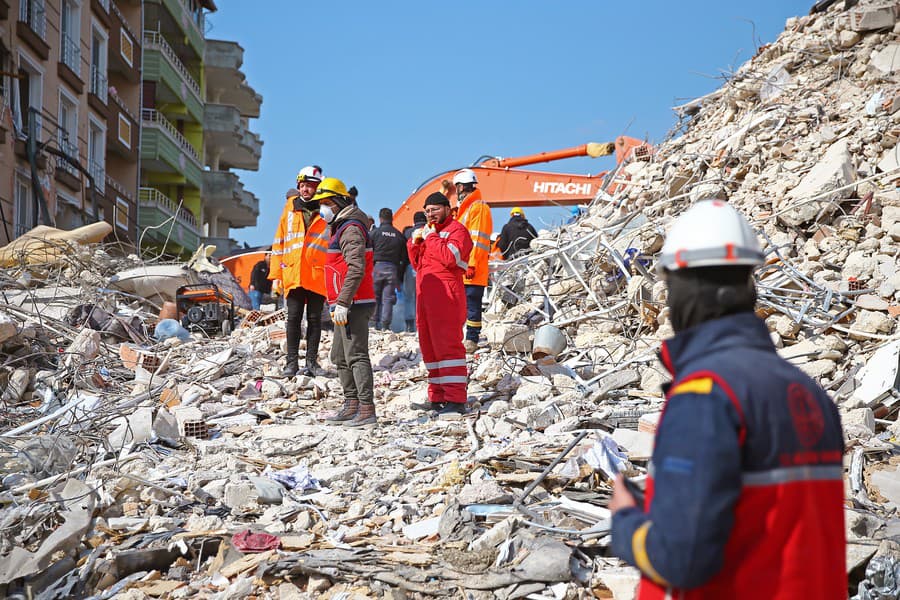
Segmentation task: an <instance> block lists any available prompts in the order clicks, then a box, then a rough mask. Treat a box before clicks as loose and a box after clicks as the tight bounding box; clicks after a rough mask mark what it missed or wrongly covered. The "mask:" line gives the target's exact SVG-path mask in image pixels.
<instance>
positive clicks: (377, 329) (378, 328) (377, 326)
mask: <svg viewBox="0 0 900 600" xmlns="http://www.w3.org/2000/svg"><path fill="white" fill-rule="evenodd" d="M375 331H381V321H375Z"/></svg>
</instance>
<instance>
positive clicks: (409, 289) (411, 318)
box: [403, 210, 428, 333]
mask: <svg viewBox="0 0 900 600" xmlns="http://www.w3.org/2000/svg"><path fill="white" fill-rule="evenodd" d="M427 224H428V219H427V218H426V217H425V213H424V212H422V211H421V210H420V211H417V212H416V213H415V214H414V215H413V224H412V225H409V226H407V227H405V228H404V229H403V237H404V238H406V241H407V242H408V241H409V240H410V239H412V236H413V232H414V231H415V230H416V229H421V228H422V227H425V225H427ZM407 254H408V253H407ZM404 271H405V272H404V274H403V318H404V320H405V321H406V331H407V332H408V333H413V332H414V331H415V330H416V270H415V269H414V268H413V266H412V261H411V260H407V262H406V267H405V269H404Z"/></svg>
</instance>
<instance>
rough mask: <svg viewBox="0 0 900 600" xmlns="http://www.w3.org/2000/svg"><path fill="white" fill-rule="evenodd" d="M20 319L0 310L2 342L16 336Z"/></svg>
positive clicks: (0, 337)
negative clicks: (17, 319)
mask: <svg viewBox="0 0 900 600" xmlns="http://www.w3.org/2000/svg"><path fill="white" fill-rule="evenodd" d="M17 332H18V321H16V320H15V319H13V318H12V317H10V316H9V315H7V314H5V313H2V312H0V344H2V343H3V342H5V341H6V340H8V339H11V338H13V337H15V336H16V333H17Z"/></svg>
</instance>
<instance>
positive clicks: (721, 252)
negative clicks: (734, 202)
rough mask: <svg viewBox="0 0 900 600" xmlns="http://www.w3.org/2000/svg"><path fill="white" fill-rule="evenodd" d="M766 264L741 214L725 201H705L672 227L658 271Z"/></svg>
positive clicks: (663, 248)
mask: <svg viewBox="0 0 900 600" xmlns="http://www.w3.org/2000/svg"><path fill="white" fill-rule="evenodd" d="M764 261H765V255H764V254H763V252H762V249H761V248H760V245H759V240H758V239H757V237H756V233H755V232H754V231H753V229H752V228H751V227H750V224H749V223H748V222H747V220H746V219H745V218H744V217H743V215H741V213H739V212H738V211H737V210H735V209H734V207H732V206H731V205H730V204H728V203H727V202H725V201H723V200H702V201H700V202H697V203H696V204H695V205H694V206H692V207H691V208H689V209H688V210H687V211H686V212H685V213H684V214H683V215H681V216H680V217H678V219H676V221H675V223H674V224H673V225H672V229H671V230H670V231H669V235H668V236H666V241H665V243H664V244H663V247H662V252H661V253H660V255H659V261H658V262H657V269H658V270H659V271H660V272H665V271H676V270H678V269H690V268H693V267H727V266H735V265H746V266H752V267H755V266H758V265H761V264H763V262H764Z"/></svg>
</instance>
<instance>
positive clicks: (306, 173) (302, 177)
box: [297, 165, 322, 183]
mask: <svg viewBox="0 0 900 600" xmlns="http://www.w3.org/2000/svg"><path fill="white" fill-rule="evenodd" d="M301 181H315V182H316V183H321V182H322V169H320V168H319V167H317V166H315V165H313V166H309V167H303V168H302V169H300V172H299V173H297V183H300V182H301Z"/></svg>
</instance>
